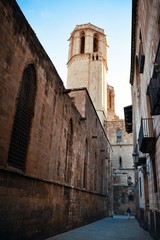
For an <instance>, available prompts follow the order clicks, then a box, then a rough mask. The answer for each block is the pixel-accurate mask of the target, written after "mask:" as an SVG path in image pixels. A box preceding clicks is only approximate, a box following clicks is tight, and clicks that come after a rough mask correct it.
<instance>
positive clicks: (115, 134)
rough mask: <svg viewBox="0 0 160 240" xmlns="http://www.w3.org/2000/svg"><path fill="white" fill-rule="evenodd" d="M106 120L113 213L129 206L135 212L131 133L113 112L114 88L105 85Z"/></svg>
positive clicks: (123, 210) (125, 209) (124, 209)
mask: <svg viewBox="0 0 160 240" xmlns="http://www.w3.org/2000/svg"><path fill="white" fill-rule="evenodd" d="M107 106H108V111H107V121H106V122H105V130H106V132H107V136H108V139H109V141H110V144H111V147H112V151H111V163H112V176H113V182H112V191H113V197H112V199H113V206H112V207H113V214H120V215H121V214H122V215H123V214H126V211H127V208H128V207H130V208H131V210H132V214H134V213H135V196H134V192H135V177H134V166H133V158H132V149H133V135H132V133H127V132H126V129H125V121H124V120H123V119H119V117H118V116H117V115H116V113H115V93H114V88H113V87H111V86H109V85H108V86H107Z"/></svg>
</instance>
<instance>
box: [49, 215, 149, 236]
mask: <svg viewBox="0 0 160 240" xmlns="http://www.w3.org/2000/svg"><path fill="white" fill-rule="evenodd" d="M82 239H87V240H125V239H126V240H127V239H129V240H143V239H144V240H151V239H153V238H152V237H151V236H150V234H149V233H148V232H147V231H145V230H144V229H143V228H141V227H140V226H139V223H138V222H137V220H136V219H135V218H133V217H132V218H131V219H128V218H127V216H114V217H113V218H105V219H102V220H100V221H97V222H94V223H91V224H88V225H85V226H83V227H79V228H76V229H74V230H71V231H68V232H66V233H63V234H60V235H57V236H54V237H51V238H48V239H47V240H82Z"/></svg>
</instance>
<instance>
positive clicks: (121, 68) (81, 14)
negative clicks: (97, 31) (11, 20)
mask: <svg viewBox="0 0 160 240" xmlns="http://www.w3.org/2000/svg"><path fill="white" fill-rule="evenodd" d="M17 3H18V4H19V6H20V8H21V9H22V11H23V13H24V15H25V17H26V18H27V20H28V22H29V24H30V25H31V27H32V28H33V30H34V31H35V33H36V35H37V37H38V39H39V40H40V42H41V44H42V45H43V47H44V49H45V50H46V52H47V54H48V55H49V57H50V58H51V60H52V62H53V64H54V65H55V67H56V69H57V71H58V73H59V75H60V77H61V78H62V80H63V82H64V85H66V79H67V65H66V63H67V60H68V47H69V42H68V41H67V40H68V39H69V37H70V33H71V32H72V31H73V29H74V28H75V26H76V25H79V24H84V23H92V24H94V25H96V26H98V27H100V28H103V29H104V31H105V34H106V37H107V42H108V46H109V47H108V53H107V56H108V74H107V80H108V84H110V85H112V86H113V87H114V88H115V94H116V98H115V101H116V102H115V107H116V114H117V115H119V116H120V117H121V118H124V113H123V107H125V106H127V105H130V104H131V96H130V95H131V91H130V85H129V75H130V53H131V50H130V49H131V0H120V1H119V0H17Z"/></svg>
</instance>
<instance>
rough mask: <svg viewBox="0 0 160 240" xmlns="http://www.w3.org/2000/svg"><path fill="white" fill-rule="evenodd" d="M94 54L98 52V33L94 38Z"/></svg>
mask: <svg viewBox="0 0 160 240" xmlns="http://www.w3.org/2000/svg"><path fill="white" fill-rule="evenodd" d="M93 52H98V36H97V34H96V33H95V34H94V36H93Z"/></svg>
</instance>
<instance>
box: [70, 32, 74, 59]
mask: <svg viewBox="0 0 160 240" xmlns="http://www.w3.org/2000/svg"><path fill="white" fill-rule="evenodd" d="M73 46H74V36H72V39H71V57H72V56H73Z"/></svg>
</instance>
